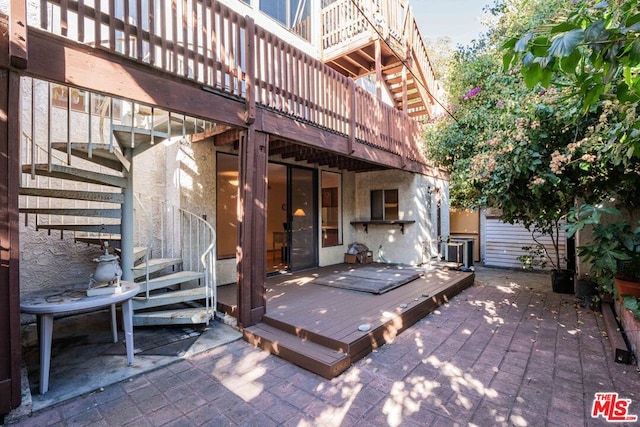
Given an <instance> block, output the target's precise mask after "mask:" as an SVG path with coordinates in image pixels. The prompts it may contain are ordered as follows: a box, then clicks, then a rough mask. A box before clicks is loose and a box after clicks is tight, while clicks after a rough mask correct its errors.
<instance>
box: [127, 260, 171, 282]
mask: <svg viewBox="0 0 640 427" xmlns="http://www.w3.org/2000/svg"><path fill="white" fill-rule="evenodd" d="M180 264H182V259H181V258H152V259H150V260H149V273H155V272H156V271H160V270H164V269H165V268H167V267H173V266H177V265H180ZM146 267H147V264H145V263H144V262H143V263H141V264H138V265H136V266H134V267H133V278H134V279H137V278H138V277H142V276H144V275H145V274H146Z"/></svg>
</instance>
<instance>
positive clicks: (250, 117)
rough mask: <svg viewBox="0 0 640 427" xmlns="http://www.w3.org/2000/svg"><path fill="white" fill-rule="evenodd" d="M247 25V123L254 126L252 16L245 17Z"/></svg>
mask: <svg viewBox="0 0 640 427" xmlns="http://www.w3.org/2000/svg"><path fill="white" fill-rule="evenodd" d="M245 21H246V24H247V32H246V36H245V37H246V40H245V62H246V64H247V71H246V73H245V74H246V81H245V94H244V96H245V106H246V109H247V113H246V119H245V120H246V122H247V124H249V125H250V124H253V122H255V121H256V89H255V73H256V65H255V64H256V59H255V38H256V24H255V22H254V21H253V18H251V17H250V16H246V17H245Z"/></svg>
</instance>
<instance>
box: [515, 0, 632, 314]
mask: <svg viewBox="0 0 640 427" xmlns="http://www.w3.org/2000/svg"><path fill="white" fill-rule="evenodd" d="M504 47H505V49H506V53H505V55H504V65H505V67H515V68H521V70H522V75H523V78H524V79H525V81H526V83H527V85H528V86H529V87H536V86H538V85H542V86H544V87H547V88H552V87H563V88H565V91H566V92H567V98H569V99H571V100H572V102H575V104H576V109H575V111H571V112H570V113H571V114H566V116H565V117H566V120H567V121H568V122H576V121H578V120H582V119H583V118H584V117H586V116H595V117H597V120H596V121H595V122H594V123H592V124H591V125H589V126H587V128H586V132H585V135H584V137H583V138H582V139H581V141H580V144H581V148H583V149H585V150H588V155H589V157H588V159H589V160H590V163H591V164H597V165H599V167H598V168H595V169H591V168H586V169H585V170H582V171H581V172H582V178H581V179H583V180H588V181H589V182H591V187H592V188H597V189H598V193H599V195H600V198H599V199H598V198H594V201H595V202H596V205H595V206H592V205H589V204H585V205H582V206H579V207H576V208H575V209H573V211H572V213H573V215H571V216H570V218H569V219H570V225H569V232H570V233H574V232H575V231H577V230H580V229H581V228H582V227H583V226H584V225H586V224H589V225H593V226H594V230H593V236H594V238H593V241H592V242H591V243H589V244H588V245H585V246H584V247H582V248H581V250H580V254H581V255H584V256H585V258H586V259H591V260H594V262H593V266H595V267H596V269H595V270H594V269H593V268H592V271H595V272H596V273H597V274H598V275H599V276H600V277H601V278H602V279H603V280H601V281H600V283H601V284H602V283H607V282H608V281H609V282H610V279H611V278H612V277H613V274H614V273H615V272H616V270H617V269H618V266H617V264H618V262H619V261H625V260H629V259H636V258H637V255H638V250H637V247H638V246H637V245H635V244H634V243H633V239H630V238H629V237H628V236H627V237H626V238H625V237H621V236H622V235H623V234H624V233H620V232H615V230H618V231H620V230H628V229H631V228H630V225H631V222H630V221H629V220H628V217H627V218H625V217H622V216H618V217H617V218H613V221H614V222H610V223H608V224H605V223H603V222H601V213H606V208H602V207H601V204H602V203H607V204H614V205H617V206H618V207H622V208H625V209H626V210H628V211H629V212H633V211H636V212H637V211H638V208H640V202H639V201H640V121H639V120H638V113H639V112H640V111H639V110H640V106H639V101H640V4H639V0H626V1H622V0H612V1H589V0H573V1H571V2H568V5H567V8H566V10H564V12H563V13H561V14H559V15H558V17H557V18H556V19H555V21H549V22H548V23H547V24H546V25H542V26H537V27H535V28H534V29H532V30H531V31H528V32H525V33H524V35H520V36H518V37H515V38H512V39H510V40H508V41H507V42H506V43H505V44H504ZM568 148H569V147H567V148H566V149H564V150H559V152H558V154H557V155H556V160H557V165H558V168H560V169H562V168H566V167H567V165H570V164H571V161H572V159H571V158H568V157H567V155H568V152H567V151H568ZM556 172H557V171H556ZM585 202H588V200H586V201H585ZM612 211H615V210H612ZM616 212H617V211H616ZM585 213H588V215H587V216H585ZM633 228H635V225H634V227H633ZM632 234H633V235H635V236H640V228H638V229H636V230H635V232H634V233H632ZM595 254H597V257H596V255H595ZM601 267H602V268H601ZM637 278H638V279H640V277H637ZM625 305H627V306H628V308H632V307H634V308H635V313H636V315H637V316H638V317H639V318H640V302H639V300H637V299H635V298H630V297H627V299H625Z"/></svg>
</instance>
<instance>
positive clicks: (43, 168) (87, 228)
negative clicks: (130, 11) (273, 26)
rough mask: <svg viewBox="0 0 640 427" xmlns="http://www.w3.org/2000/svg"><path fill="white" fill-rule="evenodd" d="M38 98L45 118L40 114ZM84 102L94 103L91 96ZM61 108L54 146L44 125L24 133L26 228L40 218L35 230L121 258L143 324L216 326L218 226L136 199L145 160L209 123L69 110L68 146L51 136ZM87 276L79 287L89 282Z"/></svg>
mask: <svg viewBox="0 0 640 427" xmlns="http://www.w3.org/2000/svg"><path fill="white" fill-rule="evenodd" d="M39 84H40V85H42V84H44V85H49V84H48V83H46V82H40V83H39ZM67 90H68V91H71V90H72V89H70V88H67ZM33 92H34V94H33V95H31V104H32V111H35V112H36V113H33V114H32V116H33V117H35V114H39V113H40V111H38V107H37V104H38V95H37V93H36V91H35V89H34V91H33ZM84 96H88V99H89V104H90V105H91V104H92V102H91V95H87V94H85V95H84ZM94 96H96V97H97V95H94ZM103 98H104V97H103ZM105 102H106V103H108V104H109V105H108V106H106V107H104V109H103V110H108V111H114V100H109V98H106V101H104V99H103V104H104V103H105ZM52 105H53V104H51V103H49V104H48V109H49V111H48V112H47V116H48V121H49V131H48V132H46V136H45V137H44V138H43V136H42V135H41V134H42V132H40V135H38V130H37V126H36V125H35V124H37V123H38V120H37V119H32V120H31V124H30V126H29V125H27V126H24V125H23V138H22V144H21V145H22V151H21V156H22V157H21V158H22V174H23V178H22V181H21V187H20V195H21V201H20V206H21V207H20V212H21V213H22V214H24V215H25V223H29V217H31V216H35V231H43V232H44V231H46V232H48V233H52V232H54V233H60V237H61V238H62V237H63V236H64V237H66V240H68V241H70V242H72V243H70V244H84V245H95V246H96V250H105V248H106V249H107V250H112V251H115V252H117V253H118V255H119V256H120V258H121V265H122V270H123V274H122V279H123V280H129V281H135V282H137V283H138V284H139V285H140V289H141V292H140V293H139V294H138V295H137V296H136V297H135V298H134V300H133V308H134V316H133V317H134V326H156V325H173V324H181V325H185V324H208V323H209V321H210V320H211V319H212V318H213V316H214V313H215V307H216V305H215V304H216V286H215V265H214V258H213V254H214V252H215V251H214V249H215V232H214V229H213V227H211V225H210V224H208V223H207V222H206V221H205V220H204V219H202V218H200V217H199V216H197V215H195V214H193V213H191V212H189V211H186V210H184V209H181V208H179V207H173V206H171V205H170V204H169V203H168V202H165V201H163V200H157V199H154V198H152V197H148V196H143V195H140V194H135V193H134V192H133V184H134V178H135V177H136V176H137V175H136V174H135V173H134V164H135V158H136V157H137V156H138V155H140V154H142V153H143V152H145V151H147V150H149V149H156V150H162V149H163V148H162V144H160V143H161V142H164V141H167V140H169V139H171V138H174V137H179V138H183V139H185V140H187V139H188V138H189V136H190V135H193V134H196V133H201V132H202V131H203V129H204V127H205V126H206V124H204V123H198V122H197V121H195V120H189V119H187V118H185V117H183V116H173V115H172V114H171V113H167V112H159V111H156V110H154V108H152V107H141V106H135V105H134V104H131V107H132V108H130V109H129V117H126V114H123V117H119V118H114V117H113V116H112V115H111V114H108V115H105V114H102V116H101V117H99V118H98V117H96V115H95V114H91V113H88V112H77V111H72V109H71V108H67V109H66V117H67V127H66V129H67V132H66V137H67V138H66V141H62V142H61V141H55V140H53V137H52V136H51V135H55V134H56V132H53V131H51V129H52V126H55V123H53V121H54V120H56V119H55V118H54V117H53V115H55V114H62V113H63V112H64V110H65V109H64V107H63V108H62V109H54V107H52ZM69 105H70V103H69ZM134 107H135V108H134ZM52 110H53V112H52ZM58 110H60V111H58ZM134 110H135V111H134ZM160 113H162V114H160ZM82 114H85V115H88V117H89V118H88V120H85V119H84V117H85V116H82ZM82 120H85V123H87V126H86V129H85V131H84V132H82V133H83V134H84V135H83V136H81V137H77V138H78V139H79V140H84V141H83V142H75V141H73V140H72V139H75V138H76V137H74V136H73V134H74V131H73V130H74V128H75V127H77V126H81V127H84V126H83V125H79V123H81V122H82ZM98 121H99V124H98ZM34 123H35V124H34ZM52 123H53V124H52ZM25 128H26V129H25ZM29 128H30V129H29ZM98 128H99V130H96V129H98ZM105 129H106V130H105ZM76 130H77V129H76ZM58 133H59V132H58ZM62 133H64V132H62ZM76 133H78V132H76ZM96 134H100V135H96ZM34 135H36V136H34ZM104 135H108V136H107V137H106V138H105V137H104ZM43 139H44V140H43ZM34 140H38V141H37V142H34ZM95 140H98V141H99V142H96V141H95ZM157 145H160V147H156V146H157ZM78 205H80V206H82V207H78ZM31 222H33V221H31ZM70 236H71V237H72V238H71V237H70ZM98 247H100V248H101V249H98ZM79 276H80V277H78V278H77V279H78V280H77V281H78V282H80V281H83V280H86V275H84V274H82V275H79Z"/></svg>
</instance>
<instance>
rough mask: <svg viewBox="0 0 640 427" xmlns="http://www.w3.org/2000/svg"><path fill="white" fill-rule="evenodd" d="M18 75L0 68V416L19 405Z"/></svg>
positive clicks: (20, 395)
mask: <svg viewBox="0 0 640 427" xmlns="http://www.w3.org/2000/svg"><path fill="white" fill-rule="evenodd" d="M19 123H20V76H19V75H18V74H16V73H15V72H13V71H9V70H6V69H2V70H0V313H3V315H2V316H0V419H1V418H3V417H4V415H5V414H7V413H9V411H10V410H11V409H13V408H17V407H18V406H20V402H21V399H22V394H21V376H20V363H21V362H22V353H21V348H22V347H21V340H20V272H19V267H20V265H19V259H20V253H19V246H20V244H19V243H20V242H19V214H18V188H19V186H20V184H19V183H20V153H19V143H18V141H19V140H20V131H19Z"/></svg>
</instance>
